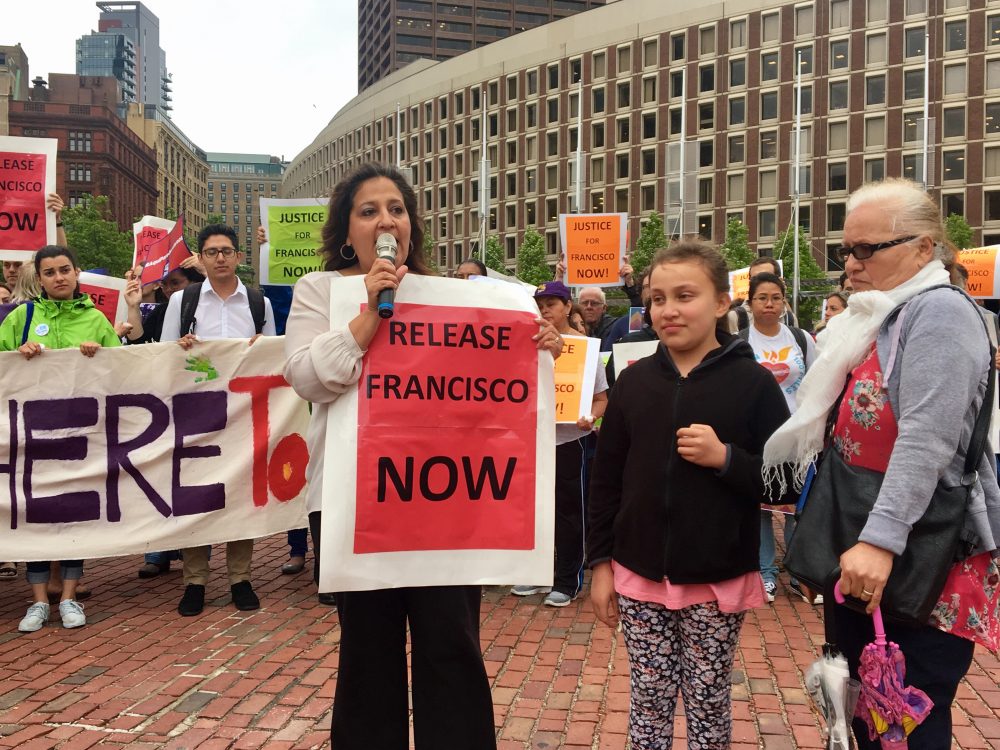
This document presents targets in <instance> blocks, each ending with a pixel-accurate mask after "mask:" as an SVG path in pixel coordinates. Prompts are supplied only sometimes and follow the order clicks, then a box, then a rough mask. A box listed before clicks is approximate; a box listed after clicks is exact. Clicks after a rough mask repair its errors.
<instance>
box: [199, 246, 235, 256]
mask: <svg viewBox="0 0 1000 750" xmlns="http://www.w3.org/2000/svg"><path fill="white" fill-rule="evenodd" d="M219 253H222V256H223V257H224V258H232V257H233V256H234V255H235V254H236V248H235V247H206V248H205V249H204V250H202V251H201V254H202V255H204V256H205V257H206V258H214V257H215V256H216V255H218V254H219Z"/></svg>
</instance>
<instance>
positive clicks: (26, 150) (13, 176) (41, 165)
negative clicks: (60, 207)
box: [0, 135, 59, 262]
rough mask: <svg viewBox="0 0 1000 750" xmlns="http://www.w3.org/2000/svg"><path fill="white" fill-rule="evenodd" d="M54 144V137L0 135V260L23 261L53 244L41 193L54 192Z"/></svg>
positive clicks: (50, 220) (52, 229)
mask: <svg viewBox="0 0 1000 750" xmlns="http://www.w3.org/2000/svg"><path fill="white" fill-rule="evenodd" d="M58 145H59V141H57V140H56V139H55V138H20V137H16V136H8V135H3V136H0V260H17V261H22V262H23V261H27V260H30V259H31V256H32V255H33V254H34V252H35V251H36V250H39V249H41V248H43V247H44V246H45V245H54V244H55V242H56V218H55V214H53V213H50V212H48V211H46V210H45V196H46V195H47V194H48V193H54V192H56V149H57V148H58Z"/></svg>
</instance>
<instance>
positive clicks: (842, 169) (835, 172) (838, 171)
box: [827, 161, 847, 192]
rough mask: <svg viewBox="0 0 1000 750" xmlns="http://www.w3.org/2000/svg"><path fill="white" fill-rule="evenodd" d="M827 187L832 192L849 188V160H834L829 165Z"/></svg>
mask: <svg viewBox="0 0 1000 750" xmlns="http://www.w3.org/2000/svg"><path fill="white" fill-rule="evenodd" d="M827 173H828V174H827V189H828V190H829V191H831V192H834V191H837V190H847V162H843V161H840V162H833V163H831V164H828V165H827Z"/></svg>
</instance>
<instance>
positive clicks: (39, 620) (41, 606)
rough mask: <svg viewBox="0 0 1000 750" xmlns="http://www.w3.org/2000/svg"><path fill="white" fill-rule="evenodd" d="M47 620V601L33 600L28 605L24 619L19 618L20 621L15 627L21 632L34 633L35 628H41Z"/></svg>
mask: <svg viewBox="0 0 1000 750" xmlns="http://www.w3.org/2000/svg"><path fill="white" fill-rule="evenodd" d="M48 621H49V605H48V602H35V603H34V604H32V605H31V606H30V607H28V612H27V614H25V616H24V619H23V620H21V623H20V624H19V625H18V626H17V629H18V630H20V631H21V632H22V633H34V632H35V631H36V630H41V629H42V627H43V626H44V625H45V623H47V622H48Z"/></svg>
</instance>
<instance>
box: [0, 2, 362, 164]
mask: <svg viewBox="0 0 1000 750" xmlns="http://www.w3.org/2000/svg"><path fill="white" fill-rule="evenodd" d="M144 3H145V5H146V7H148V8H149V9H150V10H151V11H152V12H153V13H154V14H155V15H157V16H159V19H160V46H161V47H162V48H163V50H164V52H166V55H167V70H169V71H170V73H171V74H172V75H173V78H174V84H173V97H174V98H173V105H174V111H173V120H174V122H175V123H176V124H177V125H178V126H179V127H180V128H181V130H183V131H184V132H185V133H186V134H187V135H188V137H189V138H191V140H193V141H194V142H195V143H196V144H198V146H200V147H201V148H203V149H204V150H205V151H236V152H243V153H258V154H260V153H266V154H273V155H275V156H284V157H285V158H286V159H288V160H291V159H292V158H293V157H294V156H295V155H296V154H297V153H298V152H299V151H301V150H302V149H303V148H305V147H306V146H307V145H308V144H309V143H311V142H312V140H313V138H314V137H315V136H316V135H317V134H318V133H319V131H320V130H322V129H323V127H324V126H325V125H326V124H327V123H328V122H329V121H330V118H332V117H333V115H334V114H335V113H336V112H337V110H338V109H339V108H340V107H342V106H343V105H344V104H346V103H347V102H348V101H349V100H350V99H351V98H352V97H353V96H354V95H355V94H356V93H357V80H358V76H357V64H358V63H357V35H358V18H357V0H296V1H295V2H289V3H282V2H263V0H148V1H145V0H144ZM2 4H3V10H2V11H0V18H2V23H0V45H13V44H17V43H20V44H21V46H22V47H23V48H24V51H25V53H27V55H28V65H29V72H30V75H31V77H32V78H34V77H36V76H39V75H41V76H42V77H45V78H47V77H48V74H49V73H75V72H76V46H75V43H76V40H77V38H78V37H80V36H82V35H84V34H87V33H90V31H91V30H94V31H96V30H97V21H98V16H99V15H100V11H99V10H98V8H97V5H96V3H95V2H93V0H16V1H15V0H3V3H2Z"/></svg>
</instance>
